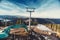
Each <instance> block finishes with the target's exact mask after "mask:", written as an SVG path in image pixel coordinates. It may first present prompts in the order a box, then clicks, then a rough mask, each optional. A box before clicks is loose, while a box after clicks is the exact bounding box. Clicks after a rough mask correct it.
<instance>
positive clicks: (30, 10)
mask: <svg viewBox="0 0 60 40" xmlns="http://www.w3.org/2000/svg"><path fill="white" fill-rule="evenodd" d="M26 9H27V12H29V13H30V15H29V27H30V29H31V13H32V12H34V11H35V8H28V7H27V8H26Z"/></svg>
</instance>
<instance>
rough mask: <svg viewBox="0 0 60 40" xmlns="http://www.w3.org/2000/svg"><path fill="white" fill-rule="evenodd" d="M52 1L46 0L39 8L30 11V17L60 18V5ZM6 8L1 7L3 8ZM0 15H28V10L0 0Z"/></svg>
mask: <svg viewBox="0 0 60 40" xmlns="http://www.w3.org/2000/svg"><path fill="white" fill-rule="evenodd" d="M50 2H53V1H52V0H51V1H49V2H47V3H46V4H44V5H42V6H41V7H40V8H39V9H37V10H36V11H35V12H33V13H32V17H34V18H60V7H59V5H58V3H57V2H56V1H54V2H53V3H52V4H51V3H50ZM1 7H3V8H7V9H10V10H7V9H3V8H1ZM0 15H19V16H26V17H29V12H26V10H25V9H24V10H23V9H21V8H20V7H18V6H17V5H15V4H12V3H9V2H2V3H1V4H0Z"/></svg>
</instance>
